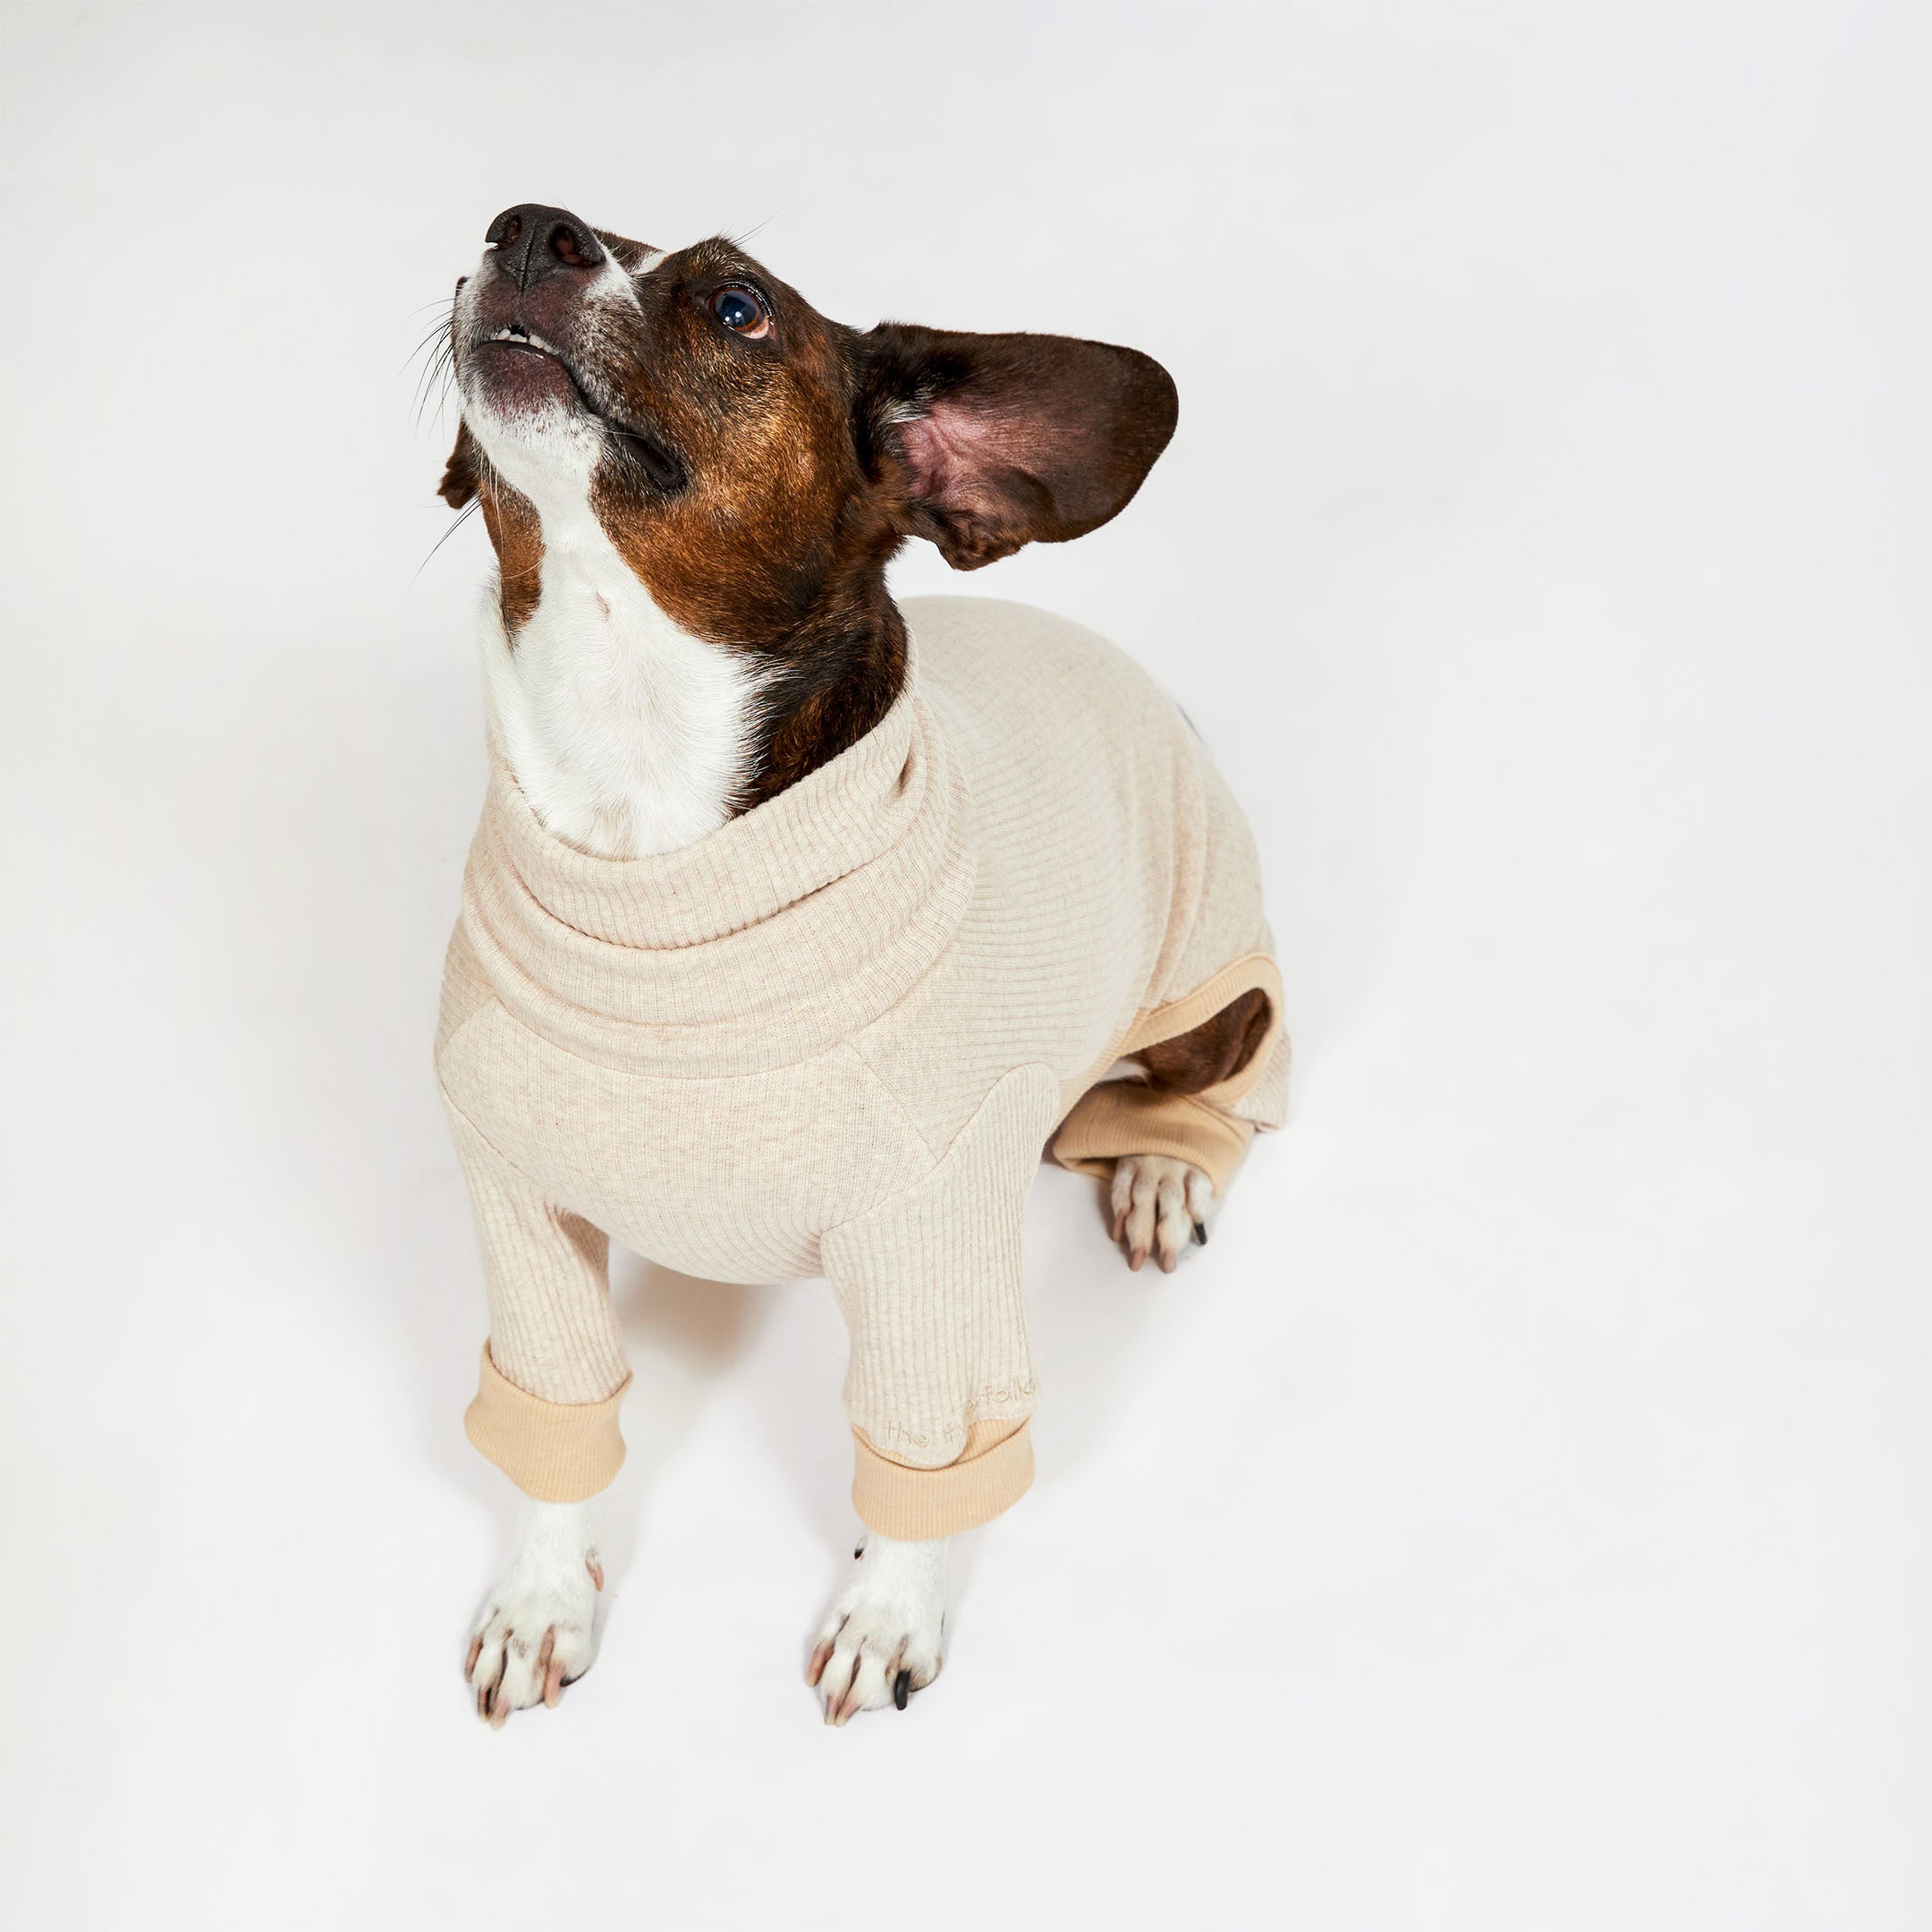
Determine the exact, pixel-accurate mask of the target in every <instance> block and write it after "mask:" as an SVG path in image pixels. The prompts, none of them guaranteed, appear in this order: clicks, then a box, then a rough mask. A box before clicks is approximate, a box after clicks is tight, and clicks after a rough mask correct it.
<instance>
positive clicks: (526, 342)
mask: <svg viewBox="0 0 1932 1932" xmlns="http://www.w3.org/2000/svg"><path fill="white" fill-rule="evenodd" d="M487 340H488V341H490V342H493V343H508V344H509V345H510V346H511V347H512V348H513V349H524V350H528V351H529V352H530V353H531V354H532V355H540V356H548V357H549V358H550V360H552V361H553V362H561V363H562V364H563V371H564V373H565V374H566V375H570V374H571V366H570V359H569V358H568V357H567V356H566V355H565V354H564V353H563V351H562V350H561V349H559V348H558V347H557V346H556V344H555V343H548V342H546V341H545V340H544V339H543V337H542V336H541V335H533V334H532V333H531V332H530V330H529V329H527V328H523V327H521V326H520V325H518V324H515V323H512V324H511V326H509V327H508V328H500V329H498V330H497V331H496V334H495V335H491V336H489V337H487ZM574 381H575V377H572V382H574Z"/></svg>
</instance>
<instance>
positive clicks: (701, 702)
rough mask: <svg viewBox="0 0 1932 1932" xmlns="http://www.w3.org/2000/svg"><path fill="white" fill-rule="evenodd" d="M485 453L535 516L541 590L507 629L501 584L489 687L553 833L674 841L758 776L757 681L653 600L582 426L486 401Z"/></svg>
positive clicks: (616, 855) (513, 763) (616, 850)
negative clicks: (508, 413) (610, 515)
mask: <svg viewBox="0 0 1932 1932" xmlns="http://www.w3.org/2000/svg"><path fill="white" fill-rule="evenodd" d="M473 421H474V427H475V428H477V430H478V432H479V435H480V436H481V438H482V441H483V443H484V446H485V448H486V449H487V452H488V453H489V455H490V457H491V459H492V461H493V462H496V465H497V467H498V468H499V469H500V470H502V471H503V472H504V475H505V476H506V477H507V478H508V479H509V480H510V481H511V482H512V483H513V485H514V486H515V487H517V488H519V489H520V490H521V491H522V492H523V494H524V495H525V496H527V497H528V498H529V499H530V503H531V504H532V505H533V507H534V508H535V509H536V511H537V513H538V516H539V518H540V519H541V522H542V528H543V558H542V562H541V563H540V564H539V566H538V570H539V575H540V583H541V595H540V597H538V602H537V608H536V610H535V612H534V613H533V614H532V615H531V616H530V620H529V621H528V622H527V623H525V624H524V625H523V626H522V627H521V629H520V630H519V631H517V632H516V633H515V635H514V637H512V636H511V635H509V634H508V633H507V632H506V631H504V623H503V618H502V614H501V612H500V610H499V608H498V605H497V598H496V594H495V592H494V591H493V592H492V593H491V595H490V596H489V597H487V599H486V600H485V607H484V616H483V677H484V698H485V702H486V703H487V706H488V708H489V713H490V719H491V723H492V724H493V725H494V727H495V729H496V733H497V735H498V738H499V740H500V741H501V742H502V744H503V747H504V754H505V755H506V756H507V758H509V761H510V769H511V770H512V771H513V773H514V774H515V775H516V780H517V783H518V784H519V785H520V786H521V788H522V791H523V795H524V796H525V798H527V799H528V800H529V801H530V807H531V809H532V810H534V811H535V812H536V814H537V816H538V818H539V819H540V820H541V821H542V823H543V825H544V826H545V827H546V829H547V830H548V831H550V832H553V833H555V835H556V836H557V837H559V838H561V839H565V840H567V841H569V843H572V844H573V845H576V846H579V847H580V848H581V849H582V850H583V851H585V852H592V853H595V854H596V855H597V857H599V858H605V859H634V858H641V857H644V856H646V855H648V854H650V853H653V852H675V851H677V850H679V849H680V848H681V847H682V846H685V845H690V844H693V843H696V842H697V841H698V840H699V839H701V838H702V837H704V835H706V834H707V833H708V832H715V831H716V829H717V828H718V827H719V826H721V825H723V824H724V821H725V820H726V818H729V817H730V815H731V811H732V808H733V801H734V800H735V799H736V798H737V797H738V796H739V794H740V792H741V789H742V786H743V784H744V782H745V780H746V778H747V777H748V775H750V764H751V758H752V756H753V728H754V725H755V724H756V721H757V710H758V689H759V685H758V674H757V673H756V672H755V671H754V670H753V669H752V668H751V667H750V665H749V664H748V662H747V661H746V660H745V659H744V658H743V657H740V656H738V655H736V654H735V653H733V652H732V651H730V650H728V649H725V648H723V647H721V646H719V645H716V644H710V643H707V642H706V641H705V640H703V639H701V638H696V637H693V636H692V635H691V633H690V632H689V631H684V630H682V629H681V628H680V627H679V626H678V625H677V624H676V623H674V622H673V621H672V620H671V619H670V618H669V617H668V616H666V615H665V613H664V612H663V611H662V610H661V609H659V607H658V606H657V603H656V602H655V601H654V600H653V598H652V597H651V595H650V592H649V590H648V589H646V587H645V586H644V584H643V583H642V582H641V581H640V580H639V578H638V576H637V574H636V573H635V572H633V571H632V570H631V567H630V565H629V564H627V563H625V562H624V560H623V557H622V556H620V555H618V553H617V550H616V547H614V545H613V544H612V542H611V540H610V538H608V537H607V536H606V534H605V531H604V527H603V525H602V524H601V523H599V522H598V521H597V516H596V513H594V512H593V511H592V509H591V508H590V503H589V478H590V467H591V463H592V462H593V460H594V439H593V438H591V437H590V436H589V434H588V432H587V431H586V430H585V428H584V427H583V426H582V425H581V424H578V423H571V424H564V425H561V426H558V427H556V428H553V427H552V426H551V425H549V424H547V423H543V422H538V423H535V424H519V425H516V426H514V427H512V426H509V425H504V424H501V423H499V422H496V421H495V420H493V419H491V418H490V417H489V416H488V415H487V413H483V412H478V414H477V416H476V417H475V418H474V419H473Z"/></svg>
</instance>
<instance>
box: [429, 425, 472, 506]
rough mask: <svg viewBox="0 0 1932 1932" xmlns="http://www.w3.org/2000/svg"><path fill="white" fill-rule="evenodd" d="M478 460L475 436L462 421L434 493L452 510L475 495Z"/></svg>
mask: <svg viewBox="0 0 1932 1932" xmlns="http://www.w3.org/2000/svg"><path fill="white" fill-rule="evenodd" d="M480 462H481V453H480V452H479V450H478V448H477V446H476V438H475V437H474V436H471V435H470V425H469V424H468V423H464V424H462V427H461V428H458V430H457V431H456V447H455V448H454V449H453V450H452V451H451V452H450V459H449V462H447V463H445V465H444V466H443V480H442V481H441V482H440V483H438V484H437V485H436V495H437V496H440V497H441V498H442V499H443V501H444V502H445V503H446V504H448V505H449V506H450V508H451V509H452V510H461V509H462V506H463V505H464V504H466V503H468V502H470V499H471V498H472V497H473V496H475V495H476V493H477V487H478V486H479V484H480V483H481V481H482V472H481V470H480V468H479V464H480Z"/></svg>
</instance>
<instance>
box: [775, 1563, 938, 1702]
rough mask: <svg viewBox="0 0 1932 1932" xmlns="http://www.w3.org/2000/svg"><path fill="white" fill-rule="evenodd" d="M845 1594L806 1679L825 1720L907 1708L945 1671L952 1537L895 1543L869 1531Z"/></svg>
mask: <svg viewBox="0 0 1932 1932" xmlns="http://www.w3.org/2000/svg"><path fill="white" fill-rule="evenodd" d="M858 1555H859V1561H858V1562H857V1563H856V1564H855V1565H854V1566H853V1568H852V1578H851V1580H850V1581H849V1582H848V1583H847V1584H846V1586H845V1589H844V1593H843V1595H842V1596H841V1597H840V1598H839V1600H838V1601H837V1602H836V1603H835V1604H834V1605H833V1606H832V1609H831V1613H830V1614H829V1615H828V1616H827V1617H826V1620H825V1623H824V1625H823V1626H822V1627H821V1629H820V1630H819V1632H818V1644H817V1645H816V1646H815V1648H813V1650H812V1654H811V1663H810V1665H809V1667H808V1669H807V1670H806V1673H805V1682H807V1683H809V1684H816V1685H817V1686H818V1694H819V1696H820V1697H821V1698H822V1699H824V1700H825V1721H826V1723H827V1724H845V1723H847V1722H849V1721H850V1719H851V1718H852V1715H853V1713H854V1712H856V1711H862V1710H883V1709H884V1708H885V1706H886V1705H888V1704H895V1705H897V1706H898V1707H899V1708H900V1709H901V1710H903V1709H904V1708H905V1707H906V1699H907V1698H908V1697H909V1696H910V1695H911V1692H913V1691H923V1690H924V1689H925V1688H926V1686H927V1685H928V1684H929V1683H930V1682H932V1681H933V1679H934V1678H935V1677H936V1676H937V1675H938V1674H939V1665H940V1663H941V1661H942V1659H941V1656H940V1645H941V1644H942V1642H943V1641H944V1639H945V1563H946V1546H945V1542H944V1540H941V1541H939V1542H936V1543H895V1542H894V1541H893V1539H892V1538H890V1537H882V1536H875V1535H873V1534H871V1533H870V1532H868V1533H867V1535H866V1538H865V1540H864V1541H863V1542H862V1543H860V1546H859V1551H858Z"/></svg>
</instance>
